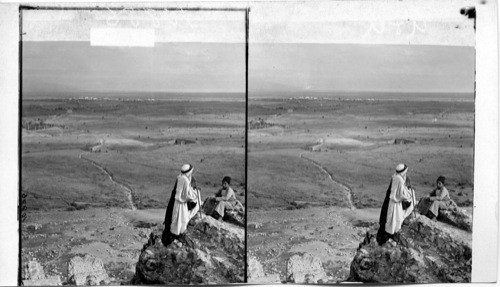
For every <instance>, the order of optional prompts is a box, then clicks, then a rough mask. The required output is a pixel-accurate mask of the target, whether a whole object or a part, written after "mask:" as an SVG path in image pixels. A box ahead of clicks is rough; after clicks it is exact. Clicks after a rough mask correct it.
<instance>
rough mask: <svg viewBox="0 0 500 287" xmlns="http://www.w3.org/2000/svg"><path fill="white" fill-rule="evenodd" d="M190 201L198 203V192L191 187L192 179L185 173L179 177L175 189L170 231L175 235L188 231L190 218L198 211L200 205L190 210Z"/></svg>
mask: <svg viewBox="0 0 500 287" xmlns="http://www.w3.org/2000/svg"><path fill="white" fill-rule="evenodd" d="M188 201H194V202H197V203H198V192H197V191H196V190H195V189H193V188H192V187H191V181H190V180H189V179H188V177H187V176H186V175H184V174H180V175H179V176H178V177H177V189H176V191H175V203H174V209H173V211H172V223H171V224H170V232H171V233H173V234H175V235H180V234H181V233H184V231H186V228H187V225H188V223H189V220H191V218H193V217H194V216H195V215H196V213H197V212H198V210H199V208H200V206H199V204H196V207H195V208H193V209H192V210H189V209H188V207H187V202H188Z"/></svg>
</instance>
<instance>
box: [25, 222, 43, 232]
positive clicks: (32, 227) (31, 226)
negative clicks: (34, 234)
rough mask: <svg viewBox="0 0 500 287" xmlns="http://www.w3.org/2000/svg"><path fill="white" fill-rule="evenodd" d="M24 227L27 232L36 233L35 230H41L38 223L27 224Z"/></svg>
mask: <svg viewBox="0 0 500 287" xmlns="http://www.w3.org/2000/svg"><path fill="white" fill-rule="evenodd" d="M25 227H26V229H27V230H31V231H36V230H38V229H40V228H42V225H41V224H38V223H28V224H26V225H25Z"/></svg>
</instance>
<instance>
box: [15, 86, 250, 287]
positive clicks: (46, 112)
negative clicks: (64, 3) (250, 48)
mask: <svg viewBox="0 0 500 287" xmlns="http://www.w3.org/2000/svg"><path fill="white" fill-rule="evenodd" d="M243 98H244V95H241V97H240V98H238V100H237V101H234V100H222V101H215V100H214V101H211V100H198V101H196V100H168V101H153V100H132V99H128V100H125V99H95V98H94V99H92V98H87V99H57V100H50V99H45V100H42V99H37V100H30V99H23V101H22V119H21V121H22V129H21V132H22V139H21V143H22V149H21V163H22V169H21V177H22V178H21V192H22V193H23V194H25V195H26V198H25V199H26V204H27V208H28V209H27V211H26V213H27V217H26V220H25V221H24V222H23V223H22V249H21V251H22V260H23V262H27V261H28V260H32V259H36V260H38V261H39V262H40V263H41V264H42V266H43V267H44V271H45V273H46V275H60V276H61V279H62V281H63V282H65V281H66V279H67V278H66V277H65V276H66V275H67V271H66V268H67V263H68V261H69V259H70V258H72V257H73V256H76V255H80V256H81V255H84V254H91V255H94V256H97V257H100V258H101V259H102V260H103V261H104V264H105V268H106V270H107V271H108V273H109V274H110V276H111V277H112V278H113V279H112V282H111V283H112V284H119V283H122V282H127V281H128V280H130V279H131V277H132V275H133V274H134V272H135V263H136V262H137V259H138V255H139V253H140V250H141V248H142V245H143V244H144V243H146V242H147V237H148V236H149V230H150V228H151V227H153V226H155V225H161V224H162V222H163V218H164V214H165V209H166V206H167V203H168V199H169V198H170V193H171V190H172V188H173V186H174V183H175V179H176V177H177V175H178V174H179V171H180V167H181V166H182V165H183V164H185V163H191V164H193V165H194V167H195V174H194V176H195V178H196V179H197V182H198V186H199V187H201V189H202V200H204V199H205V198H206V197H208V196H211V195H213V194H214V193H215V192H216V191H217V190H218V189H219V188H220V185H221V180H222V178H223V177H224V176H226V175H229V176H231V177H232V178H233V181H232V186H233V187H234V189H235V191H236V195H237V198H238V199H239V200H240V201H241V202H242V203H243V204H244V203H245V192H246V191H245V181H246V179H245V146H244V145H245V102H244V101H242V100H241V99H243Z"/></svg>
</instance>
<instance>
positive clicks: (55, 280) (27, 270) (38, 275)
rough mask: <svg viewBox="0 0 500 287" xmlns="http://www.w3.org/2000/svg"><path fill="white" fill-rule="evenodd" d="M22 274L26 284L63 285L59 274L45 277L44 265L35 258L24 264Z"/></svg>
mask: <svg viewBox="0 0 500 287" xmlns="http://www.w3.org/2000/svg"><path fill="white" fill-rule="evenodd" d="M21 276H22V278H23V285H24V286H55V285H62V282H61V278H60V277H59V276H50V277H45V273H44V272H43V267H42V265H41V264H40V263H39V262H38V261H35V260H31V261H29V262H27V263H25V264H24V265H23V268H22V273H21Z"/></svg>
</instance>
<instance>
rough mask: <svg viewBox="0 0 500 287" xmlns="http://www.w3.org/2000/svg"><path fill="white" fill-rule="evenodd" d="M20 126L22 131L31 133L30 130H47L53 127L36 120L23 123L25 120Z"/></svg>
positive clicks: (23, 121)
mask: <svg viewBox="0 0 500 287" xmlns="http://www.w3.org/2000/svg"><path fill="white" fill-rule="evenodd" d="M21 126H22V128H23V129H26V130H29V131H31V130H43V129H48V128H51V127H54V126H55V125H53V124H48V123H45V122H44V121H43V120H42V119H37V120H34V121H25V120H22V122H21Z"/></svg>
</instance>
